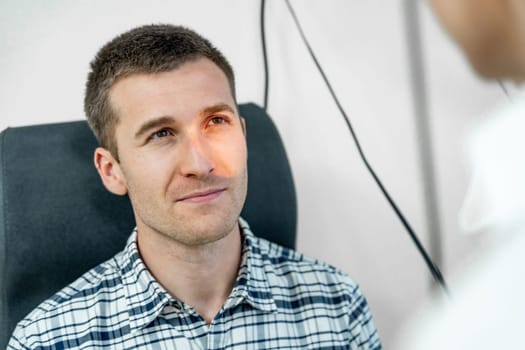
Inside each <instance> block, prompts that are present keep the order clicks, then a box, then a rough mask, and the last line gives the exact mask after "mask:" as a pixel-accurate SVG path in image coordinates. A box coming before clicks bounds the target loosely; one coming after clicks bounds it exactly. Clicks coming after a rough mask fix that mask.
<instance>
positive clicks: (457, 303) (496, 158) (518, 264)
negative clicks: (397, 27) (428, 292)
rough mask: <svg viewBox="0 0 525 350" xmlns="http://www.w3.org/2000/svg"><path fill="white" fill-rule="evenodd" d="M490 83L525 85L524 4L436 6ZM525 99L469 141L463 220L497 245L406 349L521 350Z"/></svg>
mask: <svg viewBox="0 0 525 350" xmlns="http://www.w3.org/2000/svg"><path fill="white" fill-rule="evenodd" d="M431 5H432V7H433V9H434V10H435V12H436V14H437V15H438V17H439V19H440V20H441V22H442V24H443V25H444V26H445V28H446V29H447V30H448V31H449V33H450V34H451V35H452V37H453V38H454V39H455V40H456V42H457V43H458V44H459V45H460V46H461V48H462V49H463V50H464V52H465V54H466V55H467V58H468V60H469V61H470V62H471V64H472V66H473V67H474V69H475V70H476V71H477V72H478V73H479V74H480V75H482V76H483V77H486V78H500V79H511V80H513V81H514V82H517V83H520V82H522V81H523V80H525V1H524V0H432V1H431ZM524 133H525V100H524V99H523V97H516V98H513V99H512V103H509V105H508V106H505V107H504V108H502V109H500V110H497V111H496V112H492V114H491V116H490V118H488V119H487V118H485V120H484V121H483V122H482V123H481V124H480V125H479V126H478V128H477V129H476V130H475V131H474V133H473V135H472V137H471V138H470V140H469V142H468V145H469V151H470V152H469V156H470V160H471V162H472V166H473V178H472V181H471V184H470V186H469V189H468V192H467V196H466V198H465V201H464V204H463V208H462V210H461V213H460V220H461V223H462V226H463V227H464V228H465V229H466V231H470V232H474V231H484V232H490V233H491V234H492V235H493V237H494V238H495V239H494V240H493V241H492V247H491V248H490V249H489V250H488V251H484V252H480V258H479V260H478V261H477V264H476V266H475V267H474V268H471V269H469V270H468V271H465V273H464V276H463V279H462V281H460V283H458V285H457V286H456V288H453V292H452V293H453V295H452V298H451V299H452V300H447V301H446V302H444V303H436V304H435V305H433V307H432V309H431V310H430V311H429V312H427V313H426V314H425V317H424V322H421V320H416V323H417V326H415V325H414V327H412V328H411V329H410V330H409V331H408V332H407V334H405V335H404V336H403V337H402V344H401V345H400V346H399V349H400V350H408V349H410V350H412V349H413V350H417V349H427V350H432V349H451V350H452V349H461V350H468V349H476V350H480V349H521V348H523V343H524V341H523V337H522V333H521V332H522V328H523V327H522V326H523V324H524V323H525V315H524V313H523V310H524V309H525V302H524V301H523V295H524V294H525V281H524V280H523V276H524V275H525V259H524V256H525V255H524V254H525V182H524V179H525V160H524V158H523V149H525V139H524V137H523V135H524Z"/></svg>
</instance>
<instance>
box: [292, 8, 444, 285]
mask: <svg viewBox="0 0 525 350" xmlns="http://www.w3.org/2000/svg"><path fill="white" fill-rule="evenodd" d="M286 5H287V6H288V9H289V10H290V13H291V15H292V17H293V19H294V22H295V24H296V26H297V29H298V30H299V33H300V35H301V38H302V39H303V42H304V44H305V45H306V48H307V49H308V52H309V53H310V56H311V57H312V60H313V61H314V63H315V66H316V67H317V69H318V70H319V73H321V76H322V78H323V80H324V82H325V84H326V86H327V87H328V90H329V91H330V94H331V95H332V98H333V99H334V101H335V104H336V105H337V108H338V109H339V112H341V115H342V116H343V118H344V120H345V122H346V125H347V126H348V129H349V130H350V134H351V135H352V138H353V140H354V143H355V145H356V147H357V150H358V152H359V155H360V156H361V159H362V160H363V163H364V164H365V166H366V168H367V169H368V171H369V173H370V175H372V178H373V179H374V181H375V183H376V184H377V186H378V187H379V189H380V190H381V192H382V193H383V195H384V196H385V198H386V200H387V201H388V203H389V204H390V206H391V207H392V209H393V210H394V212H395V213H396V215H397V217H398V218H399V220H401V223H402V224H403V226H404V227H405V229H406V231H407V232H408V234H409V235H410V238H412V241H413V242H414V244H415V246H416V248H417V249H418V251H419V253H420V254H421V256H422V257H423V259H424V261H425V263H426V264H427V266H428V268H429V270H430V273H431V274H432V276H433V277H434V279H435V280H436V282H437V283H438V284H439V285H440V286H441V287H442V288H443V290H444V291H445V293H447V294H448V288H447V285H446V283H445V280H444V278H443V275H442V274H441V271H440V270H439V268H438V266H437V265H436V264H435V263H434V262H433V261H432V259H431V258H430V256H429V255H428V253H427V252H426V251H425V248H424V247H423V245H422V244H421V242H420V241H419V239H418V238H417V236H416V234H415V232H414V230H413V229H412V227H411V226H410V224H409V223H408V221H407V220H406V219H405V217H404V216H403V214H402V213H401V210H399V208H398V207H397V205H396V204H395V202H394V201H393V199H392V198H391V197H390V195H389V194H388V192H387V191H386V189H385V187H384V186H383V184H382V183H381V181H380V180H379V178H378V177H377V175H376V173H375V172H374V170H373V169H372V167H371V166H370V164H369V163H368V160H367V159H366V157H365V154H364V153H363V150H362V148H361V145H360V143H359V140H358V139H357V136H356V134H355V132H354V128H353V127H352V124H351V123H350V120H349V119H348V116H347V115H346V112H345V111H344V109H343V107H342V106H341V103H340V102H339V99H338V98H337V96H336V95H335V92H334V90H333V88H332V86H331V84H330V82H329V81H328V79H327V77H326V75H325V73H324V71H323V69H322V68H321V65H320V64H319V62H318V61H317V58H316V56H315V54H314V52H313V50H312V48H311V46H310V44H309V43H308V40H307V39H306V37H305V35H304V32H303V29H302V27H301V24H300V23H299V20H298V19H297V16H296V14H295V11H294V9H293V8H292V5H291V4H290V1H289V0H286Z"/></svg>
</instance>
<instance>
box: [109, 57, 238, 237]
mask: <svg viewBox="0 0 525 350" xmlns="http://www.w3.org/2000/svg"><path fill="white" fill-rule="evenodd" d="M110 103H111V106H112V108H113V110H114V111H115V113H116V114H117V115H118V117H119V123H118V125H117V128H116V130H115V138H116V141H117V146H118V150H119V158H120V161H119V163H115V164H114V165H113V166H115V169H114V170H115V174H118V175H117V177H119V179H120V180H119V181H120V182H121V183H122V186H123V187H124V188H125V189H126V190H127V192H128V194H129V197H130V200H131V204H132V206H133V210H134V214H135V219H136V222H137V227H138V230H139V235H140V234H141V232H147V233H158V234H162V235H164V236H167V237H170V238H172V239H173V240H175V241H177V242H179V243H181V244H184V245H199V244H205V243H209V242H213V241H216V240H218V239H221V238H222V237H224V236H226V235H227V234H228V233H230V232H231V231H232V230H233V229H234V228H235V225H236V224H237V219H238V216H239V214H240V212H241V209H242V206H243V204H244V200H245V197H246V187H247V170H246V157H247V151H246V141H245V135H244V125H243V121H242V120H241V118H240V117H239V115H238V112H237V107H236V104H235V101H234V99H233V97H232V94H231V90H230V86H229V84H228V80H227V78H226V76H225V74H224V73H223V72H222V71H221V70H220V69H219V68H218V67H217V66H216V65H215V64H214V63H213V62H212V61H210V60H208V59H204V58H202V59H198V60H195V61H190V62H187V63H184V64H183V65H182V66H180V67H179V68H177V69H175V70H172V71H170V72H163V73H156V74H135V75H131V76H129V77H126V78H123V79H122V80H120V81H118V82H117V83H116V84H115V85H114V86H113V87H112V88H111V90H110Z"/></svg>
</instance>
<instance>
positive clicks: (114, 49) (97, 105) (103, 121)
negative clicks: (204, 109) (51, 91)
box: [84, 24, 236, 160]
mask: <svg viewBox="0 0 525 350" xmlns="http://www.w3.org/2000/svg"><path fill="white" fill-rule="evenodd" d="M203 57H204V58H207V59H210V60H211V61H213V62H214V63H215V64H216V65H217V66H218V67H219V68H220V69H221V70H222V71H223V72H224V74H225V75H226V77H227V79H228V82H229V84H230V89H231V93H232V96H233V99H234V100H236V98H235V77H234V74H233V69H232V67H231V65H230V64H229V63H228V61H227V60H226V58H225V57H224V56H223V54H222V53H221V52H220V51H219V50H218V49H217V48H215V47H214V46H213V45H212V44H211V43H210V42H209V41H208V40H207V39H205V38H203V37H202V36H201V35H199V34H197V33H196V32H194V31H193V30H191V29H188V28H185V27H182V26H175V25H169V24H155V25H145V26H141V27H138V28H135V29H132V30H130V31H127V32H125V33H123V34H120V35H119V36H117V37H116V38H114V39H113V40H111V41H110V42H108V43H107V44H106V45H104V46H103V47H102V48H101V49H100V50H99V51H98V53H97V55H96V56H95V58H94V59H93V61H92V62H91V71H90V72H89V74H88V78H87V83H86V95H85V98H84V111H85V113H86V116H87V119H88V123H89V125H90V127H91V129H92V130H93V133H94V134H95V136H96V138H97V140H98V142H99V144H100V145H101V146H102V147H104V148H106V149H108V150H109V151H110V152H111V154H112V155H113V156H114V157H115V158H116V159H117V160H118V149H117V143H116V140H115V128H116V126H117V124H118V116H117V115H116V113H115V112H114V111H113V110H112V108H111V105H110V103H109V90H110V89H111V87H112V86H113V85H114V84H115V83H116V81H117V80H119V79H121V78H124V77H127V76H130V75H132V74H137V73H160V72H167V71H171V70H173V69H176V68H178V67H180V66H181V65H182V64H183V63H186V62H188V61H193V60H196V59H198V58H203Z"/></svg>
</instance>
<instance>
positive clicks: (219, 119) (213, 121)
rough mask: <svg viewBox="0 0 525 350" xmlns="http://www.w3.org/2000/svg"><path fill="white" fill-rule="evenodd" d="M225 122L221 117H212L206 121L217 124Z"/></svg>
mask: <svg viewBox="0 0 525 350" xmlns="http://www.w3.org/2000/svg"><path fill="white" fill-rule="evenodd" d="M224 123H226V119H225V118H223V117H218V116H217V117H213V118H210V120H209V121H208V125H217V124H224Z"/></svg>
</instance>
